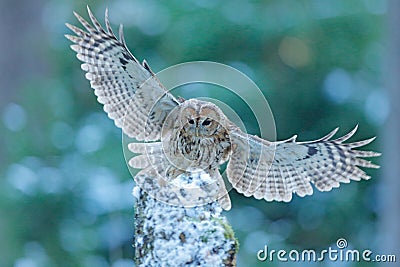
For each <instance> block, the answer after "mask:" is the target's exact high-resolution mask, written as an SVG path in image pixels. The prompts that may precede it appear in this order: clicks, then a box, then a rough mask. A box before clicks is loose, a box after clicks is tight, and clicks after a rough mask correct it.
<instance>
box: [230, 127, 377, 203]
mask: <svg viewBox="0 0 400 267" xmlns="http://www.w3.org/2000/svg"><path fill="white" fill-rule="evenodd" d="M337 131H338V128H336V129H334V130H333V131H332V132H330V133H329V134H328V135H326V136H324V137H322V138H320V139H318V140H314V141H309V142H296V137H297V136H293V137H291V138H289V139H287V140H284V141H278V142H268V141H266V140H263V139H261V138H259V137H257V136H253V135H248V134H245V133H243V132H241V131H240V130H239V129H236V128H234V129H233V130H232V131H231V132H230V137H231V140H232V144H233V146H232V155H231V160H230V161H229V164H228V166H227V174H228V179H229V181H230V182H231V183H232V186H233V187H234V188H235V189H236V190H237V191H238V192H239V193H243V194H244V195H245V196H254V197H255V198H257V199H261V198H264V199H265V200H267V201H272V200H277V201H285V202H288V201H290V200H291V198H292V194H293V193H296V194H297V195H299V196H301V197H303V196H306V195H311V194H312V193H313V188H312V186H311V183H312V184H314V186H315V187H316V188H317V189H318V190H319V191H330V190H331V189H332V188H337V187H339V186H340V183H349V182H350V181H351V180H354V181H360V180H361V179H365V180H367V179H369V178H370V177H369V176H368V175H367V174H366V173H365V172H364V171H363V170H361V169H360V168H359V167H366V168H379V166H378V165H376V164H373V163H371V162H370V161H368V160H365V159H363V158H365V157H376V156H379V155H380V153H377V152H373V151H362V150H354V148H357V147H361V146H364V145H367V144H369V143H371V142H372V141H373V140H374V139H375V138H370V139H366V140H362V141H358V142H353V143H343V142H344V141H346V140H348V139H349V138H350V137H352V136H353V135H354V133H355V132H356V131H357V126H356V127H355V128H354V129H353V130H352V131H350V132H349V133H348V134H346V135H344V136H342V137H340V138H337V139H334V140H331V138H332V137H333V136H334V135H335V133H336V132H337ZM243 152H245V153H243Z"/></svg>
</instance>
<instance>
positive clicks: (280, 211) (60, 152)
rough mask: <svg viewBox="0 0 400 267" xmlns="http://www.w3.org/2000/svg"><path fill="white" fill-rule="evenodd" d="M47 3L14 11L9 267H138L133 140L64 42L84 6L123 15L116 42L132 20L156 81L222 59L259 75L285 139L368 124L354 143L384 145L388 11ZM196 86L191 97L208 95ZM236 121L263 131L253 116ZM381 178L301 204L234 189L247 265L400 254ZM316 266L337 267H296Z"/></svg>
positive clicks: (350, 3)
mask: <svg viewBox="0 0 400 267" xmlns="http://www.w3.org/2000/svg"><path fill="white" fill-rule="evenodd" d="M34 3H35V4H34ZM34 3H33V2H32V3H31V2H29V1H19V2H18V1H10V0H4V1H2V3H1V4H0V7H1V13H2V17H3V18H2V19H1V20H2V21H1V20H0V21H1V22H2V24H3V26H2V28H1V29H2V31H3V33H4V34H2V43H3V44H2V47H1V48H2V50H3V51H2V53H3V55H2V58H3V59H2V61H1V62H2V69H1V70H2V74H1V76H0V82H1V83H2V86H1V100H0V104H1V107H0V115H1V117H0V131H1V139H0V146H1V150H0V177H1V180H0V239H1V242H0V266H16V267H31V266H32V267H33V266H100V267H101V266H113V267H125V266H133V261H132V258H133V254H134V248H132V240H133V203H134V199H133V197H132V196H131V189H132V188H133V186H134V182H133V179H132V178H131V175H130V173H129V171H128V169H127V167H126V166H125V161H124V157H123V152H122V147H121V131H120V130H119V129H117V128H116V127H115V126H114V124H113V122H112V121H111V120H109V119H108V118H107V116H106V114H105V113H104V112H103V110H102V106H101V105H100V104H98V103H97V102H96V98H95V96H94V94H93V92H92V89H90V85H89V82H88V81H87V80H85V78H84V73H83V71H82V70H81V69H80V63H79V62H78V60H77V59H76V57H75V53H74V52H73V51H72V50H71V49H70V48H69V45H70V42H69V41H68V40H66V39H65V38H64V36H63V35H64V34H66V33H70V31H69V30H68V29H67V28H66V27H65V25H64V23H65V22H69V23H72V24H75V25H78V22H77V21H76V19H75V18H74V17H73V14H72V11H73V10H75V11H77V12H78V13H79V14H81V15H82V16H83V17H85V18H87V17H88V16H87V13H86V5H87V4H88V5H89V6H90V7H91V8H92V10H93V12H94V14H95V15H96V16H97V17H98V19H99V21H101V22H102V23H103V19H102V17H103V14H104V11H105V8H106V7H108V8H109V13H110V14H109V16H110V21H111V24H112V26H113V27H114V29H115V31H116V30H117V26H118V24H119V23H122V24H124V29H125V39H126V42H127V44H128V47H129V48H130V49H131V52H132V53H133V54H134V55H136V56H137V58H138V59H140V60H142V59H146V60H147V61H148V62H149V64H150V66H151V67H152V68H153V70H154V71H155V72H157V71H160V70H162V69H164V68H166V67H168V66H171V65H174V64H178V63H182V62H186V61H195V60H207V61H215V62H220V63H224V64H227V65H230V66H232V67H235V68H237V69H239V70H240V71H242V72H243V73H245V74H246V75H248V76H249V77H250V78H251V79H252V80H253V81H254V82H255V83H256V84H257V85H258V86H259V87H260V89H261V90H262V92H263V94H264V96H265V97H266V98H267V99H268V101H269V104H270V107H271V109H272V111H273V114H274V117H275V124H276V128H277V137H278V139H286V138H289V137H290V136H292V135H293V134H298V136H299V137H298V140H301V141H304V140H312V139H316V138H319V137H321V136H322V135H324V134H326V133H328V132H329V131H330V130H332V129H333V128H335V127H337V126H340V127H341V128H340V131H339V135H342V134H345V133H347V132H348V131H350V130H351V129H352V128H353V127H354V126H355V125H356V124H359V125H360V127H359V131H358V132H357V134H356V137H354V138H352V139H351V140H359V139H364V138H368V137H371V136H375V135H378V136H379V133H380V132H381V129H382V127H383V125H384V123H385V120H386V118H387V116H388V115H389V113H390V107H389V105H388V96H387V94H386V93H385V90H384V89H382V88H383V87H384V83H383V77H382V65H383V55H384V51H385V49H386V48H385V41H384V37H385V36H384V34H385V16H386V13H387V9H388V7H387V2H386V1H373V0H363V1H359V0H338V1H317V0H314V1H311V0H310V1H309V0H302V1H289V0H287V1H282V0H270V1H239V0H234V1H229V2H228V1H213V0H201V1H194V0H190V1H178V0H172V1H168V2H167V1H155V0H151V1H145V0H141V1H128V0H116V1H58V0H47V1H44V0H43V1H37V2H34ZM4 48H9V49H4ZM197 89H199V88H197ZM197 89H196V90H197ZM200 89H202V88H200ZM203 89H204V88H203ZM196 90H193V88H192V89H191V88H188V89H185V88H180V89H179V91H178V93H179V94H180V95H182V96H184V97H193V96H196V93H198V92H196ZM205 90H206V92H207V89H206V88H205ZM210 92H212V93H210V94H209V95H207V93H204V94H202V95H203V96H209V97H212V98H217V99H219V100H221V101H223V102H225V103H227V104H231V105H235V104H234V103H235V101H236V100H234V99H233V98H232V96H230V95H229V94H227V95H225V94H223V93H221V94H219V93H216V91H215V90H211V91H210ZM232 103H233V104H232ZM237 111H238V114H239V116H240V117H242V118H243V120H244V123H245V125H246V126H247V129H248V132H250V133H254V134H257V133H258V132H257V129H258V128H257V125H255V124H254V120H252V116H251V114H248V110H246V109H242V110H237ZM381 143H382V139H381V138H379V137H378V139H377V141H375V142H374V143H372V144H371V145H369V146H368V147H367V148H368V149H371V150H377V151H382V148H381ZM374 162H377V163H378V164H381V165H384V164H385V162H382V160H381V159H375V160H374ZM368 174H370V175H371V176H372V177H373V178H372V179H371V180H369V181H362V182H359V183H355V182H353V183H350V184H345V185H342V186H341V187H340V189H336V190H333V191H331V192H328V193H320V192H315V193H314V195H313V196H311V197H310V196H309V197H305V198H299V197H297V196H295V197H294V199H293V201H292V202H290V203H276V202H272V203H267V202H264V201H257V200H255V199H251V198H245V197H244V196H242V195H239V194H237V193H235V192H233V191H232V192H231V198H232V201H233V208H232V210H231V211H229V212H227V213H226V216H227V217H228V219H229V221H230V223H231V224H232V226H233V228H234V230H235V233H236V236H237V238H238V239H239V242H240V244H241V246H240V250H239V254H238V259H237V260H238V266H267V265H268V266H282V264H283V263H279V262H277V261H274V262H263V263H261V262H259V261H258V260H257V258H256V253H257V251H258V250H260V249H262V248H263V247H264V245H265V244H268V245H269V246H270V247H271V248H273V249H287V250H290V249H299V250H302V249H311V248H312V249H316V250H317V251H318V250H322V249H325V248H328V247H329V246H332V247H335V243H336V240H337V239H339V238H342V237H343V238H346V239H347V240H348V242H349V244H350V246H351V247H353V248H359V249H372V250H373V249H375V251H377V252H380V253H390V251H380V243H379V238H378V230H379V222H380V220H379V219H380V218H379V214H380V212H381V209H384V205H383V204H381V203H380V202H379V190H378V189H379V181H380V180H381V179H382V174H381V172H380V171H379V170H368ZM292 264H293V263H292ZM302 264H303V265H304V266H331V265H332V263H331V262H328V261H325V262H321V263H313V264H310V263H297V265H296V266H301V265H302ZM341 264H342V265H341V266H363V265H362V264H363V263H345V264H344V263H341ZM285 266H294V265H290V264H285ZM370 266H380V265H374V264H371V265H370Z"/></svg>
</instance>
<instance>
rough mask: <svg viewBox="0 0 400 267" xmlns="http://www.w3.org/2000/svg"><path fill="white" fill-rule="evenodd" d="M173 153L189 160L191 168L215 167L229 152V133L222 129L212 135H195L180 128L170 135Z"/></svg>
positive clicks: (224, 159)
mask: <svg viewBox="0 0 400 267" xmlns="http://www.w3.org/2000/svg"><path fill="white" fill-rule="evenodd" d="M172 139H173V140H172V143H173V149H174V150H175V151H174V153H176V154H181V155H182V156H183V157H184V158H186V159H187V160H189V161H190V162H191V166H190V167H191V168H193V167H195V168H209V169H216V168H218V166H219V165H220V164H222V163H224V162H225V161H227V159H228V157H229V154H230V153H231V143H230V139H229V134H228V133H227V131H225V130H223V131H221V132H219V133H218V134H215V135H212V136H196V135H192V134H190V133H187V132H186V131H185V130H184V129H181V130H180V131H179V132H178V133H177V134H175V135H173V136H172Z"/></svg>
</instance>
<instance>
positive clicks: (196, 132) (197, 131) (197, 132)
mask: <svg viewBox="0 0 400 267" xmlns="http://www.w3.org/2000/svg"><path fill="white" fill-rule="evenodd" d="M195 134H196V137H199V128H196V131H195Z"/></svg>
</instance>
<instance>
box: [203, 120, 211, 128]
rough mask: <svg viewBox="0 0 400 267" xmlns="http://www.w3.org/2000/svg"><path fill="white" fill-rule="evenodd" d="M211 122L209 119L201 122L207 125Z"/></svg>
mask: <svg viewBox="0 0 400 267" xmlns="http://www.w3.org/2000/svg"><path fill="white" fill-rule="evenodd" d="M210 124H211V120H210V119H205V120H204V121H203V123H202V125H204V126H207V125H210Z"/></svg>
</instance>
